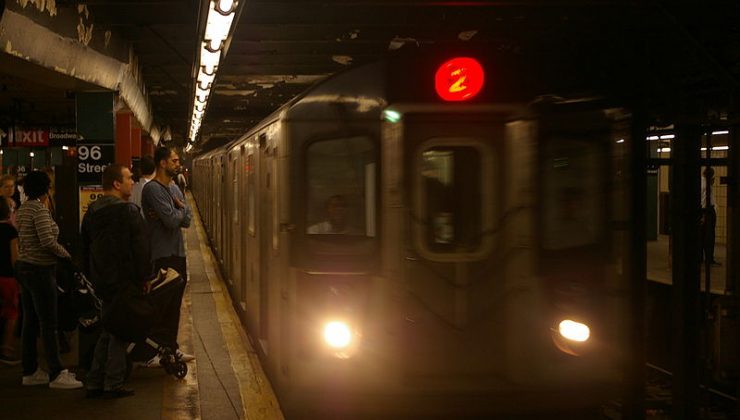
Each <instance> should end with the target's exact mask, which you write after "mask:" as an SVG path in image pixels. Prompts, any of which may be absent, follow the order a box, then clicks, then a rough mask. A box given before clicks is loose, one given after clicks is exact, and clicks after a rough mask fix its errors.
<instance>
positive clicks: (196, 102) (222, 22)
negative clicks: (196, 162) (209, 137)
mask: <svg viewBox="0 0 740 420" xmlns="http://www.w3.org/2000/svg"><path fill="white" fill-rule="evenodd" d="M238 4H239V2H238V0H212V1H210V2H209V4H208V16H207V18H206V29H205V32H204V34H203V40H202V41H201V42H200V50H199V54H198V57H197V58H198V66H197V68H198V74H197V76H196V83H195V89H194V90H195V92H194V95H193V109H192V113H191V117H190V131H189V133H188V139H189V143H188V146H187V147H186V149H185V150H186V151H189V150H190V149H192V143H193V142H195V138H196V136H197V135H198V132H199V131H200V127H201V124H202V122H203V117H204V116H205V113H206V107H207V105H208V99H209V97H210V94H211V89H212V87H213V81H214V80H215V79H216V72H217V71H218V65H219V62H220V61H221V59H222V58H223V56H224V55H225V54H226V52H225V48H224V47H225V45H226V39H227V38H228V36H229V33H230V32H231V29H232V26H233V24H234V17H235V16H236V7H237V5H238Z"/></svg>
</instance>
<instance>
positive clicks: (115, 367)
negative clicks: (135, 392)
mask: <svg viewBox="0 0 740 420" xmlns="http://www.w3.org/2000/svg"><path fill="white" fill-rule="evenodd" d="M127 345H128V343H126V342H125V341H122V340H120V339H118V338H117V337H116V336H114V335H112V334H111V333H109V332H108V331H106V330H105V329H103V331H102V332H101V333H100V338H98V343H97V344H96V345H95V356H93V362H92V367H91V368H90V371H89V372H88V373H87V381H86V382H87V383H86V386H87V389H102V390H105V391H114V390H116V389H118V388H120V387H121V386H123V382H124V381H125V380H126V347H127Z"/></svg>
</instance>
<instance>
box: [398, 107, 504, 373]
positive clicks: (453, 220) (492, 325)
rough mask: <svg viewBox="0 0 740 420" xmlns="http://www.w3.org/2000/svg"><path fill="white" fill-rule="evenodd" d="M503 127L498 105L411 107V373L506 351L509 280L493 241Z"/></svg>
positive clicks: (407, 123) (480, 361)
mask: <svg viewBox="0 0 740 420" xmlns="http://www.w3.org/2000/svg"><path fill="white" fill-rule="evenodd" d="M503 130H504V123H503V121H502V120H501V118H498V121H496V118H495V115H490V114H477V115H476V114H468V113H466V114H463V113H459V114H457V113H455V114H443V113H408V114H405V115H404V116H403V129H402V133H403V134H402V135H403V144H404V148H405V150H404V168H405V174H404V179H405V185H406V190H407V194H406V195H407V197H408V199H407V205H406V207H407V211H408V219H407V222H406V224H407V226H409V227H410V230H409V234H408V235H407V236H406V243H405V246H404V247H405V250H404V251H403V252H404V254H405V267H404V273H405V278H406V281H407V286H406V287H407V288H408V293H409V296H410V297H409V299H408V300H407V301H406V303H405V305H406V308H407V310H408V312H407V315H410V317H411V319H413V320H414V321H415V322H413V323H407V324H406V331H405V333H404V336H405V337H406V342H405V345H404V348H403V350H402V353H403V354H404V356H403V358H404V360H403V365H404V369H405V371H406V372H405V373H406V374H408V375H412V376H416V375H424V374H425V373H428V372H431V371H436V372H440V371H445V373H448V374H465V375H468V374H470V375H486V374H492V373H494V372H493V370H494V369H495V368H496V364H497V363H500V360H501V359H502V358H501V355H502V351H503V349H502V346H501V345H500V342H499V340H498V339H496V338H495V337H500V335H499V334H500V331H497V328H500V326H499V325H498V323H497V322H495V319H494V317H495V316H499V315H497V314H499V313H500V312H498V311H500V308H501V307H500V306H498V307H497V306H496V305H493V304H492V302H493V301H495V299H496V294H497V293H501V285H502V284H503V283H504V282H503V278H502V277H503V275H502V274H501V273H502V267H501V266H500V264H499V265H498V266H497V265H496V263H497V261H495V260H494V259H493V255H492V250H493V245H494V235H495V234H496V229H495V227H494V225H493V220H494V216H495V208H494V205H499V204H498V203H496V201H495V200H494V197H497V196H499V195H500V194H498V193H499V192H500V190H501V187H500V183H501V174H502V172H501V171H499V170H497V168H496V163H497V162H499V161H500V160H501V159H497V158H496V157H497V152H498V149H500V145H501V144H502V143H503V136H504V131H503ZM497 333H498V334H497ZM497 344H498V345H497Z"/></svg>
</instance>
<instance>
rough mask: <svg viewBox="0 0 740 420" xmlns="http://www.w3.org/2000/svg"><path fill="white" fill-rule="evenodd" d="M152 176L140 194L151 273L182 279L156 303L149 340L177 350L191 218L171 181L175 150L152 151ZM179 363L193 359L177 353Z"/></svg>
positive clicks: (153, 360) (176, 165) (175, 168)
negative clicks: (184, 230) (185, 230)
mask: <svg viewBox="0 0 740 420" xmlns="http://www.w3.org/2000/svg"><path fill="white" fill-rule="evenodd" d="M154 164H155V166H156V168H157V169H156V173H155V176H154V178H153V179H152V180H151V181H149V182H147V183H146V185H145V186H144V189H143V191H142V193H141V207H142V211H143V212H144V217H145V218H146V221H147V231H148V234H149V240H150V245H151V253H152V258H151V259H152V263H153V265H154V270H155V272H157V271H159V269H162V268H164V269H165V270H166V269H167V268H168V267H171V268H173V269H175V270H176V271H177V272H178V273H180V276H181V277H182V279H183V280H184V282H183V283H182V286H181V287H179V286H178V290H177V291H172V292H171V293H168V294H167V295H166V296H163V297H162V301H160V302H158V303H159V304H160V305H161V308H162V317H161V319H160V320H159V322H158V323H157V325H155V326H154V328H153V333H152V335H153V337H154V339H155V340H157V341H159V342H160V344H161V345H166V346H170V347H171V348H173V349H177V348H178V345H177V332H178V327H179V325H180V306H181V304H182V296H183V293H184V291H185V284H186V282H187V263H186V260H185V255H186V254H185V243H184V241H183V236H182V230H181V229H182V228H187V227H190V222H191V220H192V218H193V214H192V211H191V210H190V207H189V206H188V205H187V203H186V202H185V198H184V197H183V196H182V195H181V194H180V191H179V190H178V188H177V186H176V185H175V184H174V182H172V181H173V178H174V177H175V176H176V175H177V172H178V171H179V170H180V156H178V154H177V152H176V151H175V150H171V149H169V148H167V147H159V148H157V150H156V151H155V152H154ZM177 352H178V354H179V355H180V357H181V358H182V360H183V361H186V362H187V361H190V360H192V359H194V357H193V356H192V355H189V354H184V353H182V352H180V351H179V350H177ZM158 364H159V360H157V358H156V356H154V357H152V358H151V359H149V362H148V365H149V366H157V365H158Z"/></svg>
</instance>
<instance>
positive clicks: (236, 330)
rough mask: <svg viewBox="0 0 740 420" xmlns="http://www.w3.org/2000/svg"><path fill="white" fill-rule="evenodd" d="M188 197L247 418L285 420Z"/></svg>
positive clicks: (191, 201) (249, 419)
mask: <svg viewBox="0 0 740 420" xmlns="http://www.w3.org/2000/svg"><path fill="white" fill-rule="evenodd" d="M189 198H190V205H191V207H192V209H193V222H194V227H195V229H196V232H197V234H198V241H199V244H200V252H201V256H202V257H203V267H204V270H205V273H206V276H207V278H208V282H209V284H210V288H211V292H213V293H212V294H211V296H212V297H213V300H214V304H215V306H216V314H217V317H218V321H219V325H220V326H221V333H222V334H223V337H224V342H225V343H226V347H227V351H228V353H229V358H230V359H231V367H232V369H233V371H234V375H235V376H236V379H237V381H238V382H239V394H240V395H241V399H242V406H243V407H244V418H245V419H248V420H258V419H259V420H263V419H264V420H279V419H283V418H284V417H283V414H282V412H281V410H280V405H279V403H278V401H277V397H276V396H275V392H274V391H273V389H272V386H271V384H270V381H269V379H268V378H267V375H265V372H264V370H263V369H262V364H261V363H260V360H259V357H258V356H257V353H256V352H255V350H254V348H253V347H252V344H251V342H250V341H249V338H248V337H247V334H246V332H245V330H244V327H243V326H242V324H241V322H240V320H239V317H238V316H237V314H236V311H235V310H234V306H233V304H232V300H231V296H230V295H229V293H228V290H227V287H225V283H224V280H223V278H221V275H220V272H219V270H218V269H217V267H216V265H215V258H214V257H213V253H212V252H211V249H210V248H209V247H208V240H207V238H206V234H205V230H204V229H203V224H202V223H201V219H200V213H199V212H198V209H197V207H196V206H195V202H194V201H193V200H192V196H190V195H189Z"/></svg>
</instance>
